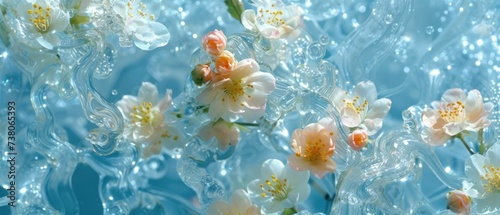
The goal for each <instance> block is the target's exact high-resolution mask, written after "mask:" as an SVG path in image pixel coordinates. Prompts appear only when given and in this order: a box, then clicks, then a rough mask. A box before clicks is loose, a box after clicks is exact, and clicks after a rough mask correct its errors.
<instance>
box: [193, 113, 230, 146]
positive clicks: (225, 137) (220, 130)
mask: <svg viewBox="0 0 500 215" xmlns="http://www.w3.org/2000/svg"><path fill="white" fill-rule="evenodd" d="M198 134H199V137H200V138H201V139H202V140H204V141H208V140H210V139H211V138H212V137H215V138H216V139H217V142H218V144H219V149H220V150H221V151H225V150H226V149H227V147H229V146H231V145H233V146H234V145H236V144H238V139H239V138H240V129H238V125H236V124H235V123H232V122H226V121H224V120H222V119H219V120H217V122H210V123H207V124H205V125H203V126H202V127H201V128H200V131H199V133H198Z"/></svg>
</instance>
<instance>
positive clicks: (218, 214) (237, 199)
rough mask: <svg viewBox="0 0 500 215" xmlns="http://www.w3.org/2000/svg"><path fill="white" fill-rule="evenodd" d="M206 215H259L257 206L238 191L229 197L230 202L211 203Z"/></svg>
mask: <svg viewBox="0 0 500 215" xmlns="http://www.w3.org/2000/svg"><path fill="white" fill-rule="evenodd" d="M207 214H208V215H226V214H238V215H240V214H241V215H260V214H261V212H260V209H259V207H257V205H254V204H252V202H251V201H250V199H249V198H248V195H247V193H246V192H245V191H244V190H242V189H238V190H235V191H234V192H233V194H232V195H231V200H230V202H229V203H227V202H224V201H218V202H214V203H212V204H211V205H210V206H209V207H208V210H207Z"/></svg>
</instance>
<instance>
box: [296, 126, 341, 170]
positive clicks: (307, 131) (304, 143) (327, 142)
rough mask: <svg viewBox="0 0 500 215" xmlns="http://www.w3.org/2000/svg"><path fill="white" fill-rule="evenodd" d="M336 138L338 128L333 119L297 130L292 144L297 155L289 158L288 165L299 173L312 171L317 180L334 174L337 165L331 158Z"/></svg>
mask: <svg viewBox="0 0 500 215" xmlns="http://www.w3.org/2000/svg"><path fill="white" fill-rule="evenodd" d="M336 137H337V127H336V125H335V124H334V122H333V120H332V119H331V118H323V119H321V120H320V121H319V122H318V123H312V124H309V125H307V126H306V127H305V128H304V129H303V130H302V129H297V130H295V131H294V132H293V135H292V142H291V146H292V149H293V151H294V152H295V154H294V155H290V156H289V157H288V163H289V164H290V166H291V167H292V168H293V169H295V170H297V171H303V170H310V171H311V173H312V174H313V175H314V176H316V177H317V178H323V177H324V176H325V175H326V174H327V173H333V171H335V167H336V164H335V162H334V161H333V160H332V159H331V158H332V156H333V153H334V150H335V139H336Z"/></svg>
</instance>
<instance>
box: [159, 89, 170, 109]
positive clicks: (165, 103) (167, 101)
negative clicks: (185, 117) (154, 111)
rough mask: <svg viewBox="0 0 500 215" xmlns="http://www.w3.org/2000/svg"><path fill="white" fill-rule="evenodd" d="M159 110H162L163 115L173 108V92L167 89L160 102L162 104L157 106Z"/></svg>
mask: <svg viewBox="0 0 500 215" xmlns="http://www.w3.org/2000/svg"><path fill="white" fill-rule="evenodd" d="M157 106H158V110H160V112H161V113H163V112H165V111H167V110H168V109H169V108H170V107H171V106H172V90H171V89H167V91H166V92H165V96H163V98H162V99H161V100H160V102H159V103H158V104H157Z"/></svg>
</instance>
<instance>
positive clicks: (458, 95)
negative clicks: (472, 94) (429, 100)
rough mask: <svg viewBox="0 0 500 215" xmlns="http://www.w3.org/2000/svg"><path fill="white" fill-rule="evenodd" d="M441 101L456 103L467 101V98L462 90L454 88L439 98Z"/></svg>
mask: <svg viewBox="0 0 500 215" xmlns="http://www.w3.org/2000/svg"><path fill="white" fill-rule="evenodd" d="M441 101H442V102H444V103H452V102H456V101H462V102H464V101H467V96H466V95H465V92H464V91H463V90H462V89H458V88H454V89H449V90H446V91H445V92H444V93H443V96H442V97H441Z"/></svg>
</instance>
